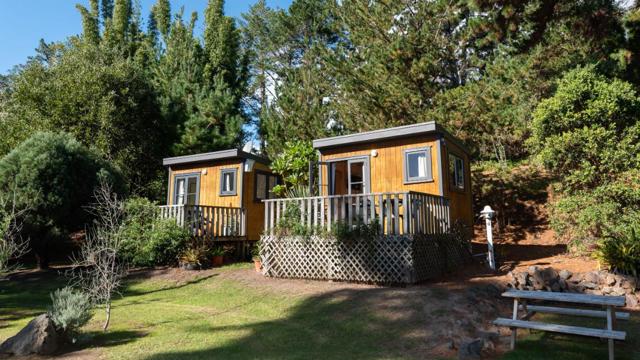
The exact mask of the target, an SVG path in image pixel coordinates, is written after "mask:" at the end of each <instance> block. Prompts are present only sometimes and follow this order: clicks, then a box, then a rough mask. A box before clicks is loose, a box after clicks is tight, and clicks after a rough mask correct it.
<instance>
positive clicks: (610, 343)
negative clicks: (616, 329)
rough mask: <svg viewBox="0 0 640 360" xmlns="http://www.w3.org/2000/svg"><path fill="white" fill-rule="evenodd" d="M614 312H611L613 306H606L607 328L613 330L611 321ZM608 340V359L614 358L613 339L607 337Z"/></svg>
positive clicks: (613, 318) (613, 317)
mask: <svg viewBox="0 0 640 360" xmlns="http://www.w3.org/2000/svg"><path fill="white" fill-rule="evenodd" d="M615 317H616V315H615V313H614V312H613V306H607V330H609V331H611V330H613V322H614V320H615ZM608 342H609V360H613V359H614V355H613V339H608Z"/></svg>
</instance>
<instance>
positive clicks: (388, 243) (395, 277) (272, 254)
mask: <svg viewBox="0 0 640 360" xmlns="http://www.w3.org/2000/svg"><path fill="white" fill-rule="evenodd" d="M261 242H262V245H261V251H260V255H261V258H262V266H263V273H264V274H265V275H266V276H271V277H281V278H301V279H321V280H340V281H356V282H368V283H379V284H410V283H415V282H418V281H422V280H426V279H429V278H433V277H437V276H440V275H441V274H443V273H444V272H446V271H448V270H451V269H453V268H455V267H457V266H459V265H461V264H462V263H464V262H465V261H466V260H468V259H469V256H468V254H469V250H468V245H466V244H460V243H458V242H456V241H455V239H454V237H453V236H452V235H450V234H438V235H383V236H378V237H377V238H375V239H372V240H366V241H353V242H337V241H336V240H334V239H331V238H325V237H317V236H312V237H310V238H304V237H293V236H285V237H278V236H273V235H264V236H262V238H261Z"/></svg>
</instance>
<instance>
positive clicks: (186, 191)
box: [173, 175, 200, 205]
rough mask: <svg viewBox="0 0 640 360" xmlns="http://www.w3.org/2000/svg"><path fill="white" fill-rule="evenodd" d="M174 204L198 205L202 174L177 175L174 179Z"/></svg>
mask: <svg viewBox="0 0 640 360" xmlns="http://www.w3.org/2000/svg"><path fill="white" fill-rule="evenodd" d="M173 183H174V187H175V189H174V193H173V204H174V205H198V197H199V195H200V194H199V192H200V191H199V190H200V176H198V175H177V176H176V177H175V180H174V182H173Z"/></svg>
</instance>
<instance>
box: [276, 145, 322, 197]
mask: <svg viewBox="0 0 640 360" xmlns="http://www.w3.org/2000/svg"><path fill="white" fill-rule="evenodd" d="M317 158H318V155H317V154H316V152H315V150H314V149H313V146H312V145H311V142H309V141H287V142H286V144H285V148H284V150H283V151H282V152H281V153H280V154H278V156H276V158H275V159H274V160H273V163H272V164H271V168H272V169H273V172H274V173H275V174H278V175H280V176H281V177H282V180H284V184H281V185H278V186H276V187H275V188H274V189H273V191H274V192H275V193H276V194H283V193H284V192H285V191H286V190H288V189H290V188H292V187H297V186H303V187H308V185H309V163H310V162H314V161H316V160H317Z"/></svg>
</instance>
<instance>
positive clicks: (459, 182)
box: [449, 154, 464, 190]
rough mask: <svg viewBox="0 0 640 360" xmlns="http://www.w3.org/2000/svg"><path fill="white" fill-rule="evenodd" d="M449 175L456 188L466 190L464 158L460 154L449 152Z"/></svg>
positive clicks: (452, 184)
mask: <svg viewBox="0 0 640 360" xmlns="http://www.w3.org/2000/svg"><path fill="white" fill-rule="evenodd" d="M449 177H450V179H451V186H452V187H453V188H454V189H457V190H464V160H463V159H462V158H461V157H459V156H458V155H454V154H449Z"/></svg>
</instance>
